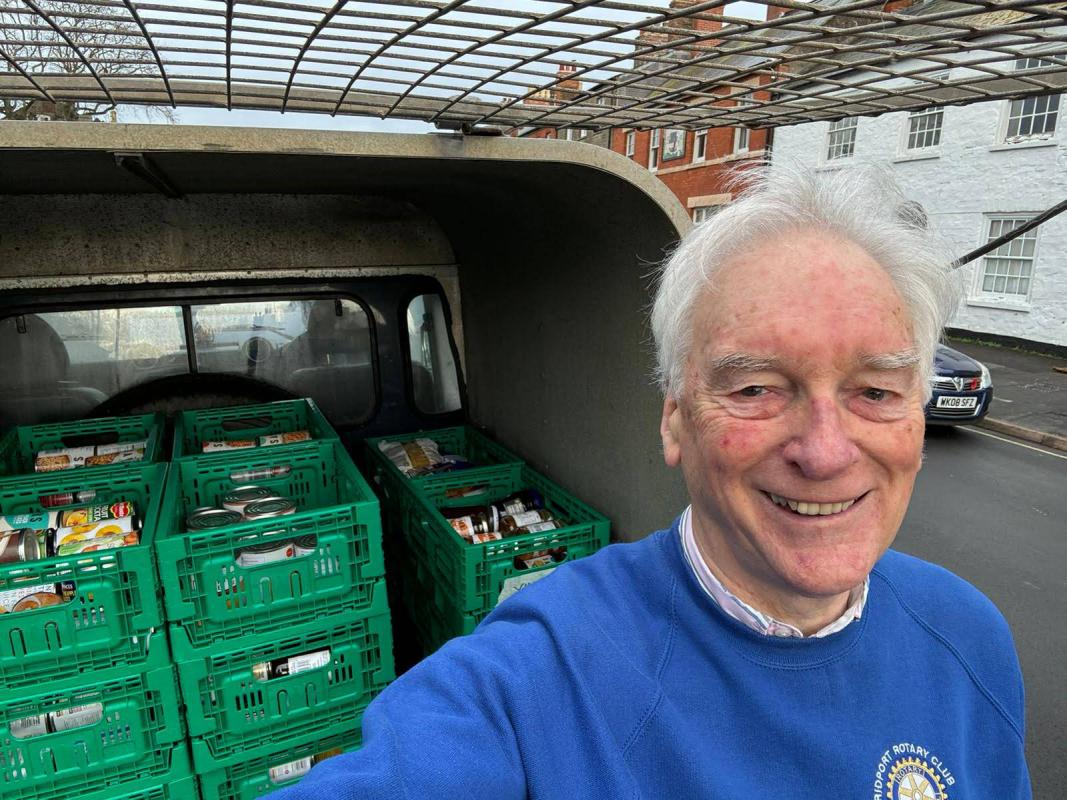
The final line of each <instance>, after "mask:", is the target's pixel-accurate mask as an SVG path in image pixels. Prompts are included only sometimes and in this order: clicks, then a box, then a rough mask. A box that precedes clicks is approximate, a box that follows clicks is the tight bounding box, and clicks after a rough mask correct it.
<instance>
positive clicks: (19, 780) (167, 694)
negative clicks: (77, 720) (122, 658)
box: [0, 647, 185, 800]
mask: <svg viewBox="0 0 1067 800" xmlns="http://www.w3.org/2000/svg"><path fill="white" fill-rule="evenodd" d="M45 686H47V688H44V686H39V687H36V688H35V689H33V690H26V691H24V692H22V694H21V697H20V698H19V699H17V700H10V701H8V702H5V703H0V795H2V796H3V797H4V798H5V800H37V799H38V798H53V797H56V798H58V797H64V798H69V797H81V796H83V795H86V794H88V793H89V791H90V790H92V789H95V788H97V787H101V786H107V787H108V789H109V791H110V792H111V793H112V796H116V795H121V793H122V791H123V787H124V785H125V784H127V783H131V784H132V782H134V781H137V782H140V781H144V780H149V779H156V781H157V782H158V781H159V780H160V779H162V778H163V777H164V776H166V775H168V774H169V773H170V771H171V766H172V756H173V753H174V750H175V749H176V748H175V745H176V744H177V743H179V742H182V741H183V740H184V736H185V732H184V730H183V726H182V720H181V713H180V710H179V705H178V690H177V685H176V683H175V680H174V668H173V667H172V666H171V665H170V654H169V653H168V652H167V649H166V648H165V647H160V648H153V651H152V654H151V656H150V658H149V661H148V662H147V664H146V665H145V668H144V669H142V670H139V671H131V670H130V669H129V668H128V667H113V668H111V669H108V670H99V671H96V672H92V673H86V674H84V675H81V676H79V677H77V678H74V679H68V680H65V681H49V682H46V683H45ZM93 703H100V704H101V705H102V707H103V709H102V711H103V715H102V717H101V719H100V720H99V721H98V722H96V723H94V724H92V725H88V726H85V727H80V728H73V729H71V730H67V731H58V732H55V733H48V734H44V735H41V736H34V737H31V738H21V739H20V738H16V737H15V736H13V735H12V733H11V726H12V723H14V722H17V721H19V720H22V719H24V718H26V717H31V716H34V715H39V714H45V713H48V712H49V711H59V710H63V709H68V708H73V707H77V706H85V705H89V704H93ZM182 749H183V748H182Z"/></svg>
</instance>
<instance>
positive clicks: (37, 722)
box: [10, 714, 48, 739]
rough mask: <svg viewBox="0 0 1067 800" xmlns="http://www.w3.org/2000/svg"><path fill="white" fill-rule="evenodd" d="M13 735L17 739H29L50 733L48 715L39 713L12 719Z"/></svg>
mask: <svg viewBox="0 0 1067 800" xmlns="http://www.w3.org/2000/svg"><path fill="white" fill-rule="evenodd" d="M10 730H11V735H12V736H14V737H15V738H16V739H29V738H30V737H31V736H43V735H44V734H46V733H48V717H47V715H45V714H37V715H35V716H32V717H23V718H22V719H16V720H12V721H11V728H10Z"/></svg>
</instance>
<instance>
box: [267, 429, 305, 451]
mask: <svg viewBox="0 0 1067 800" xmlns="http://www.w3.org/2000/svg"><path fill="white" fill-rule="evenodd" d="M310 439H311V434H310V433H308V432H307V431H286V432H285V433H269V434H267V435H266V436H260V437H259V446H260V447H270V446H272V445H276V444H294V443H295V442H307V441H310Z"/></svg>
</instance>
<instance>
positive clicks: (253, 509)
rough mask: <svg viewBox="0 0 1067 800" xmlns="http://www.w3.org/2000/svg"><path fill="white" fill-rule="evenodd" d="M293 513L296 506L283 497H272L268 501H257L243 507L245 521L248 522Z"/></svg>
mask: <svg viewBox="0 0 1067 800" xmlns="http://www.w3.org/2000/svg"><path fill="white" fill-rule="evenodd" d="M295 513H296V506H295V505H294V504H293V501H292V500H288V499H286V498H284V497H272V498H270V499H268V500H259V501H257V502H254V503H249V504H248V505H246V506H245V519H247V520H249V521H252V520H257V519H270V518H272V517H284V516H286V515H288V514H295Z"/></svg>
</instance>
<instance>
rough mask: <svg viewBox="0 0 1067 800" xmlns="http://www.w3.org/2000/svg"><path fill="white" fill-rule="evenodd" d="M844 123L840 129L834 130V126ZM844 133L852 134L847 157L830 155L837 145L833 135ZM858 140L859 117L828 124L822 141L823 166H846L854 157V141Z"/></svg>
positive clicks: (846, 118) (844, 118)
mask: <svg viewBox="0 0 1067 800" xmlns="http://www.w3.org/2000/svg"><path fill="white" fill-rule="evenodd" d="M841 123H846V124H844V125H842V126H841V127H839V128H837V129H835V128H834V126H835V125H840V124H841ZM844 131H850V132H851V134H852V137H851V141H850V142H849V152H848V154H847V155H838V156H834V155H831V153H832V152H833V150H834V148H835V147H837V144H836V143H835V142H834V134H835V133H841V132H844ZM858 139H859V117H843V118H842V119H838V120H834V121H833V122H831V123H829V125H828V127H827V128H826V136H825V138H824V139H823V148H822V160H823V163H825V164H847V163H848V162H850V161H851V160H852V159H853V158H855V157H856V141H857V140H858Z"/></svg>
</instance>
